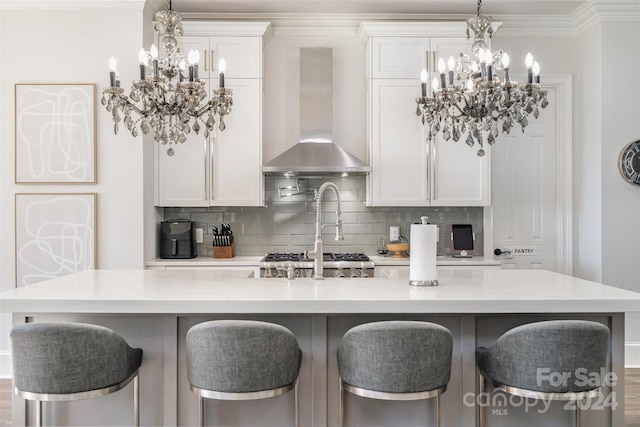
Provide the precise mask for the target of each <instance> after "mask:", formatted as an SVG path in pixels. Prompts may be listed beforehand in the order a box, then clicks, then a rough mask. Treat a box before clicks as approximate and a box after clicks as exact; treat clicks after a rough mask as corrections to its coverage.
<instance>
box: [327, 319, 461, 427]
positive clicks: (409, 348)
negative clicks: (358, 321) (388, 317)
mask: <svg viewBox="0 0 640 427" xmlns="http://www.w3.org/2000/svg"><path fill="white" fill-rule="evenodd" d="M452 348H453V338H452V336H451V332H450V331H449V330H448V329H447V328H445V327H443V326H440V325H437V324H435V323H429V322H416V321H386V322H373V323H366V324H363V325H359V326H356V327H354V328H351V329H350V330H349V331H347V333H346V334H345V335H344V337H342V340H341V341H340V345H339V346H338V372H339V374H340V426H341V427H342V426H343V425H344V399H345V395H344V392H345V391H347V392H349V393H352V394H355V395H358V396H362V397H367V398H370V399H381V400H419V399H430V398H433V397H435V398H436V418H437V425H438V426H440V395H441V394H442V393H444V392H445V391H446V389H447V384H448V383H449V379H450V377H451V351H452Z"/></svg>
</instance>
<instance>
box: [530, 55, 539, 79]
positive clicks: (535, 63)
mask: <svg viewBox="0 0 640 427" xmlns="http://www.w3.org/2000/svg"><path fill="white" fill-rule="evenodd" d="M531 68H532V69H533V77H534V78H535V81H536V83H538V84H540V65H539V64H538V61H533V66H532V67H531Z"/></svg>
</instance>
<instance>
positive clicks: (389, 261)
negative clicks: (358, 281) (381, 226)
mask: <svg viewBox="0 0 640 427" xmlns="http://www.w3.org/2000/svg"><path fill="white" fill-rule="evenodd" d="M369 258H371V261H373V262H374V264H375V265H376V266H390V265H393V266H402V265H406V266H408V265H409V261H410V258H409V257H405V258H394V257H391V256H370V257H369ZM436 265H437V266H438V267H454V266H455V267H460V266H494V265H495V266H499V265H502V261H500V260H495V259H493V258H492V257H484V256H474V257H471V258H454V257H451V256H439V257H437V258H436Z"/></svg>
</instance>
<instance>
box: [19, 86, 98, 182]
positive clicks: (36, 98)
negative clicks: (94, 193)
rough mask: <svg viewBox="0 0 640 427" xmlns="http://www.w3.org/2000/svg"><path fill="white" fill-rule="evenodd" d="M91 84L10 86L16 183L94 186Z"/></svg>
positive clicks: (94, 100) (94, 120) (92, 87)
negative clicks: (13, 118)
mask: <svg viewBox="0 0 640 427" xmlns="http://www.w3.org/2000/svg"><path fill="white" fill-rule="evenodd" d="M95 106H96V85H95V84H91V83H86V84H82V83H80V84H66V83H65V84H55V83H38V84H31V83H30V84H22V83H17V84H16V85H15V114H16V116H15V156H16V164H15V181H16V183H18V184H30V183H34V184H95V183H96V107H95Z"/></svg>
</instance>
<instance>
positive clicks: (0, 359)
mask: <svg viewBox="0 0 640 427" xmlns="http://www.w3.org/2000/svg"><path fill="white" fill-rule="evenodd" d="M0 378H11V353H10V352H9V351H8V350H7V351H0Z"/></svg>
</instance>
